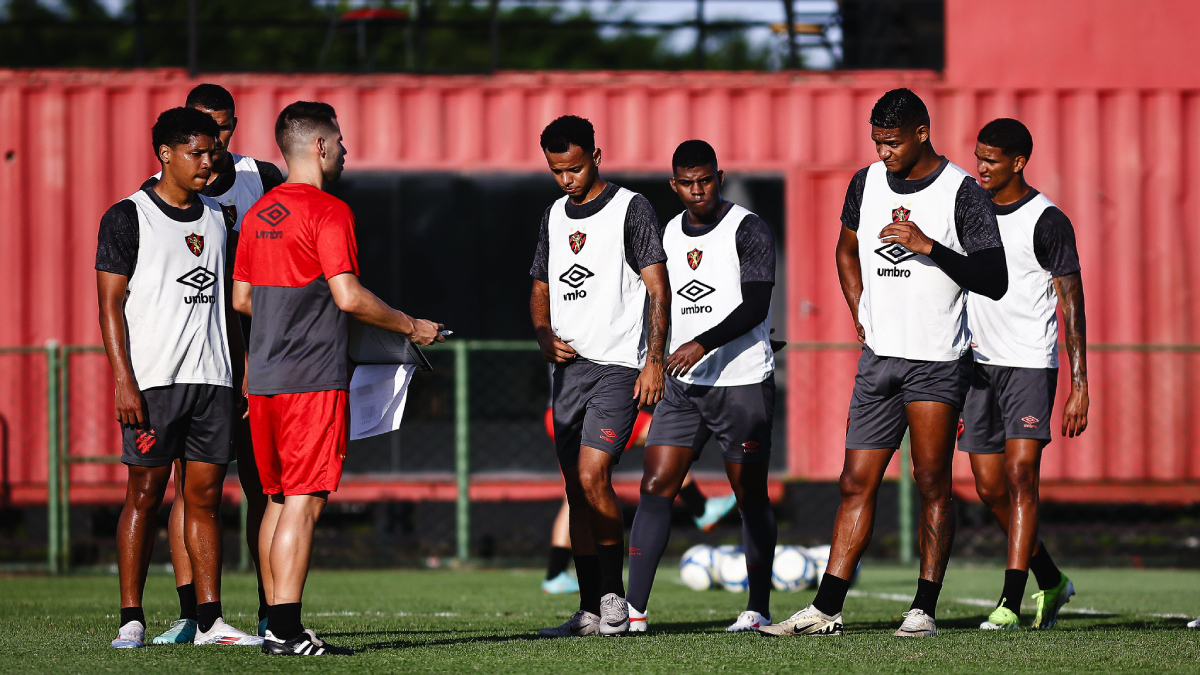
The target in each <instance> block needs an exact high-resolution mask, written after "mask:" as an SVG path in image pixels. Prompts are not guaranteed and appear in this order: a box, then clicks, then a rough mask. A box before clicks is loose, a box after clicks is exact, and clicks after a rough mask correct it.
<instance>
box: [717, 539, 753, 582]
mask: <svg viewBox="0 0 1200 675" xmlns="http://www.w3.org/2000/svg"><path fill="white" fill-rule="evenodd" d="M722 548H724V547H722ZM730 548H732V549H733V550H731V551H721V552H720V554H719V555H718V556H716V558H717V559H716V565H717V567H716V570H717V573H716V575H715V576H716V578H717V581H718V582H719V583H720V584H721V587H722V588H724V589H725V590H727V591H729V592H731V593H742V592H744V591H746V590H747V589H748V588H749V587H750V581H749V578H748V577H747V575H746V553H745V552H744V551H743V550H742V547H741V546H734V547H730Z"/></svg>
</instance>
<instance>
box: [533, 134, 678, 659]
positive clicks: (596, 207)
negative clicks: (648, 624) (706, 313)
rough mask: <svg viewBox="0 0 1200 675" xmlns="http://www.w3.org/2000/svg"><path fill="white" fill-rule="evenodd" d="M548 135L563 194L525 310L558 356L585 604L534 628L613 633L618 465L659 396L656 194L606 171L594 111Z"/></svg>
mask: <svg viewBox="0 0 1200 675" xmlns="http://www.w3.org/2000/svg"><path fill="white" fill-rule="evenodd" d="M541 146H542V150H543V152H544V153H545V155H546V163H547V164H548V165H549V167H550V171H551V173H553V174H554V178H555V180H556V181H557V182H558V185H559V187H560V188H562V190H563V192H566V193H567V194H566V196H565V197H563V198H562V199H560V200H558V201H556V202H555V203H554V204H552V205H551V206H550V207H549V208H548V209H546V214H545V216H543V217H542V225H541V230H540V235H539V237H538V245H537V250H536V253H535V255H534V259H533V267H532V269H530V272H529V274H530V276H532V277H533V291H532V293H531V294H530V299H529V310H530V314H531V316H532V318H533V328H534V331H535V333H536V334H537V341H538V344H539V345H540V346H541V350H542V357H543V358H545V359H546V361H548V362H550V363H554V364H557V365H556V367H555V369H554V386H553V398H554V444H555V449H556V451H557V454H558V462H559V466H560V467H561V468H562V472H563V479H564V481H565V482H566V487H567V501H568V502H569V503H570V506H571V513H570V525H571V528H570V529H571V549H572V551H573V552H574V554H575V573H576V576H577V577H578V578H579V611H578V612H576V613H575V614H574V616H572V617H571V618H570V619H569V620H567V622H566V623H564V624H563V625H561V626H558V627H556V628H546V629H543V630H542V631H540V633H539V634H540V635H542V636H544V637H567V636H571V635H615V634H620V633H624V632H626V631H627V630H629V611H628V607H627V606H626V604H625V584H624V581H623V579H622V574H621V573H622V569H623V567H624V546H623V544H624V535H625V532H624V523H623V522H622V519H621V506H620V503H619V502H618V501H617V495H616V493H615V492H613V488H612V470H613V467H614V466H615V465H616V464H617V462H618V461H620V458H621V453H622V452H623V451H624V449H625V444H626V443H627V442H628V441H629V436H630V434H632V433H633V423H634V420H635V418H636V417H637V413H638V409H639V408H641V407H643V406H648V405H652V404H654V403H657V402H658V401H659V400H660V399H661V398H662V391H663V347H664V345H665V343H666V338H667V326H668V321H669V320H668V313H669V312H670V304H671V297H670V292H671V291H670V287H669V285H668V283H667V273H666V267H665V264H664V262H665V261H666V259H667V256H666V254H665V253H663V248H662V240H661V235H660V232H659V226H658V216H657V215H655V213H654V208H653V207H651V206H650V201H649V200H647V199H646V198H645V197H643V196H641V195H639V194H636V193H634V192H631V191H629V190H626V189H624V188H621V187H617V186H616V185H614V184H612V183H609V182H607V181H605V180H604V179H603V178H601V177H600V171H599V165H600V150H599V149H598V148H597V147H596V135H595V131H594V130H593V129H592V124H591V122H588V121H587V120H585V119H583V118H580V117H575V116H573V115H567V116H564V117H560V118H558V119H556V120H554V121H553V122H551V123H550V124H549V125H548V126H547V127H546V128H545V129H544V130H543V131H542V136H541ZM647 297H648V298H649V301H648V302H647ZM643 316H645V317H647V318H646V319H645V320H644V319H643ZM643 321H645V324H646V325H643Z"/></svg>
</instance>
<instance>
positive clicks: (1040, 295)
mask: <svg viewBox="0 0 1200 675" xmlns="http://www.w3.org/2000/svg"><path fill="white" fill-rule="evenodd" d="M1053 207H1054V202H1052V201H1050V200H1049V199H1047V198H1046V196H1045V195H1043V194H1041V193H1039V194H1037V195H1036V196H1034V197H1033V199H1030V200H1029V202H1028V203H1026V204H1024V205H1023V206H1021V208H1019V209H1017V210H1016V211H1014V212H1013V213H1010V214H1008V215H997V216H996V221H997V222H998V223H999V225H1000V240H1001V241H1002V242H1004V258H1005V260H1006V261H1007V264H1008V292H1007V293H1005V294H1004V297H1002V298H1000V299H999V300H992V299H991V298H986V297H984V296H982V295H979V294H976V293H972V294H971V296H970V298H969V299H968V302H967V324H968V326H969V327H970V330H971V341H972V342H974V343H976V344H977V345H979V346H978V347H975V348H974V352H975V360H976V361H978V362H979V363H986V364H988V365H993V366H1010V367H1014V368H1057V367H1058V316H1057V314H1056V311H1057V309H1058V296H1057V295H1056V294H1055V292H1054V279H1053V277H1052V276H1051V274H1050V272H1048V271H1047V270H1046V269H1045V268H1043V267H1042V265H1041V263H1039V262H1038V259H1037V254H1036V253H1034V248H1033V233H1034V228H1036V227H1037V221H1038V219H1039V218H1040V217H1041V216H1042V213H1043V212H1045V210H1046V209H1049V208H1053Z"/></svg>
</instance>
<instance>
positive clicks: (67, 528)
mask: <svg viewBox="0 0 1200 675" xmlns="http://www.w3.org/2000/svg"><path fill="white" fill-rule="evenodd" d="M60 353H61V356H60V357H59V360H58V372H59V374H60V379H61V383H60V385H59V391H58V393H59V401H60V403H59V407H58V418H59V420H60V423H59V429H60V432H59V437H58V454H59V457H60V459H59V471H61V472H62V479H61V481H60V482H59V484H58V494H59V495H61V496H60V498H59V500H60V503H61V506H60V507H59V509H58V521H59V524H58V533H59V538H60V543H59V545H58V554H59V555H60V556H62V564H61V567H60V569H61V570H62V571H63V572H67V571H70V569H71V409H70V399H71V384H70V383H71V380H70V373H71V348H70V347H69V346H68V345H63V346H62V351H61V352H60Z"/></svg>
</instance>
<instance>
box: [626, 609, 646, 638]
mask: <svg viewBox="0 0 1200 675" xmlns="http://www.w3.org/2000/svg"><path fill="white" fill-rule="evenodd" d="M649 613H650V610H646V611H645V612H639V611H637V610H636V609H634V608H633V605H629V632H630V633H645V632H646V629H647V628H649V627H650V626H649V625H648V624H649V622H648V621H646V615H647V614H649Z"/></svg>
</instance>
